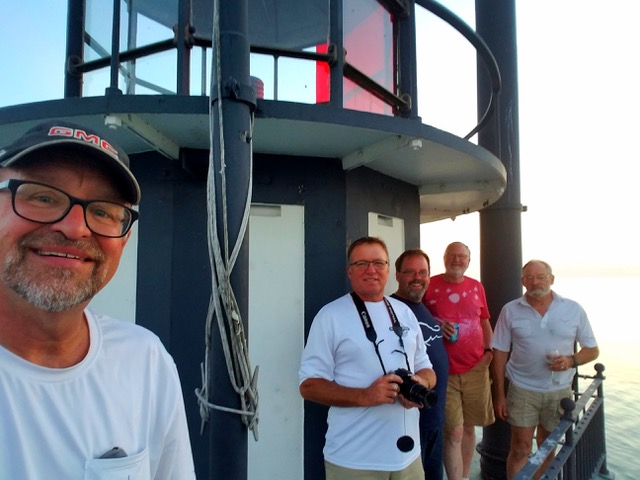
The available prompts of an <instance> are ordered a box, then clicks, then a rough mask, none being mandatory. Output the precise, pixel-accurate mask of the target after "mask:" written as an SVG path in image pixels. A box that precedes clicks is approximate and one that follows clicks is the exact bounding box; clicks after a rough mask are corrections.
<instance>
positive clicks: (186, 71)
mask: <svg viewBox="0 0 640 480" xmlns="http://www.w3.org/2000/svg"><path fill="white" fill-rule="evenodd" d="M190 15H191V0H180V1H179V2H178V26H177V31H176V32H175V36H176V53H177V69H178V72H177V74H178V78H177V79H176V93H177V94H178V95H189V82H190V78H191V71H190V70H191V47H192V43H191V42H192V35H193V27H192V26H191V24H190V23H189V18H190Z"/></svg>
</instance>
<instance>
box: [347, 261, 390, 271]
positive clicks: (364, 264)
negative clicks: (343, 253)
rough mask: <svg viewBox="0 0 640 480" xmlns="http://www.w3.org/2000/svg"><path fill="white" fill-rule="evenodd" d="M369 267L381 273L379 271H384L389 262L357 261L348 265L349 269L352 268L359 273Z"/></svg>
mask: <svg viewBox="0 0 640 480" xmlns="http://www.w3.org/2000/svg"><path fill="white" fill-rule="evenodd" d="M369 265H373V268H375V269H376V270H378V271H381V270H384V269H385V268H386V267H387V265H389V262H387V261H386V260H372V261H367V260H359V261H357V262H353V263H350V264H349V266H350V267H354V268H355V269H356V270H360V271H365V270H366V269H367V268H369Z"/></svg>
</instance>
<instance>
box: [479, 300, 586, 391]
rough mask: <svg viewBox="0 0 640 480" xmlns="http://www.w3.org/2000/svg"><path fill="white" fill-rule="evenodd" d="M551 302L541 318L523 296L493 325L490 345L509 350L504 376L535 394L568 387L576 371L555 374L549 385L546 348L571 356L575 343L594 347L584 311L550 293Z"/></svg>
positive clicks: (507, 307) (570, 301)
mask: <svg viewBox="0 0 640 480" xmlns="http://www.w3.org/2000/svg"><path fill="white" fill-rule="evenodd" d="M552 295H553V300H552V302H551V304H550V305H549V309H548V310H547V312H546V313H545V315H544V316H542V315H540V314H539V313H538V312H537V311H536V310H535V309H534V308H533V307H532V306H531V305H529V303H528V302H527V300H526V297H525V296H524V295H523V296H522V297H520V298H517V299H516V300H512V301H511V302H509V303H507V304H506V305H505V306H504V307H503V308H502V311H501V312H500V316H499V317H498V320H497V322H496V327H495V331H494V332H493V340H492V342H491V346H492V347H493V348H495V349H497V350H501V351H503V352H509V351H511V356H510V358H509V361H508V362H507V366H506V377H507V378H508V379H509V380H510V381H511V382H512V383H513V384H514V385H517V386H518V387H520V388H524V389H526V390H532V391H536V392H546V391H555V390H563V389H565V388H567V387H569V386H570V385H571V382H572V380H573V376H574V375H575V369H574V368H569V369H568V370H565V371H562V372H554V374H553V375H554V379H555V382H557V383H551V382H550V376H551V370H549V366H548V364H547V363H546V361H545V352H546V350H547V349H548V348H549V347H552V346H553V348H557V349H558V351H559V353H560V354H561V355H572V354H573V346H574V342H576V341H577V342H578V343H579V344H580V346H581V347H587V348H592V347H596V346H597V345H598V344H597V343H596V339H595V336H594V335H593V330H592V329H591V325H590V323H589V319H588V318H587V314H586V313H585V311H584V309H583V308H582V307H581V306H580V305H579V304H578V303H577V302H575V301H573V300H569V299H568V298H564V297H561V296H560V295H558V294H557V293H555V292H552Z"/></svg>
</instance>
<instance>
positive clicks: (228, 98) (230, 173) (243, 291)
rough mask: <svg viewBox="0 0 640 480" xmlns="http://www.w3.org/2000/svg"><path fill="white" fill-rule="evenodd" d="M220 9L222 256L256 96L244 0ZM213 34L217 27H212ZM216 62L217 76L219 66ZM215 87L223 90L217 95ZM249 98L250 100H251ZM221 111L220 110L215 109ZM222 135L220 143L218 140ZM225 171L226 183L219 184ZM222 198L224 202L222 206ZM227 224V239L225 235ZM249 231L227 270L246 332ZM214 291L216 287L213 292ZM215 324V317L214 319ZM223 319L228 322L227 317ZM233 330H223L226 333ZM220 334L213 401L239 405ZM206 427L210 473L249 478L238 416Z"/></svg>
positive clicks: (246, 167)
mask: <svg viewBox="0 0 640 480" xmlns="http://www.w3.org/2000/svg"><path fill="white" fill-rule="evenodd" d="M216 5H217V8H218V13H219V29H218V30H219V42H220V43H219V48H218V45H216V42H215V41H214V44H213V56H214V61H213V62H212V65H213V67H212V74H211V76H212V83H211V103H212V105H211V108H212V112H213V114H212V118H213V135H212V151H213V166H212V168H213V169H214V173H213V174H214V175H215V189H216V192H217V193H218V195H217V197H218V199H217V201H216V205H215V211H216V216H217V220H218V221H217V231H218V242H219V244H220V246H221V249H222V256H223V258H229V257H231V251H229V250H231V249H233V247H234V245H235V244H236V241H237V240H238V237H239V233H240V232H241V223H242V219H243V215H244V210H245V204H246V201H247V198H248V197H249V196H250V194H251V192H249V186H250V178H249V177H250V172H251V170H250V167H251V149H250V136H251V109H252V108H253V107H254V105H255V95H254V94H253V90H252V87H251V82H250V78H249V35H248V29H249V20H248V18H249V17H248V1H247V0H236V1H234V2H228V1H220V2H216ZM213 32H214V35H213V36H214V39H215V38H216V27H215V26H214V29H213ZM218 61H219V66H220V76H219V77H218V73H217V65H218ZM218 86H219V87H220V91H221V93H220V94H218V90H219V89H218ZM251 102H253V105H252V103H251ZM220 110H221V115H219V111H220ZM221 137H222V140H223V142H224V143H223V144H222V143H221V142H220V138H221ZM223 175H224V182H225V185H224V188H223ZM224 202H226V211H225V206H224ZM225 219H226V227H225V225H224V222H225ZM225 228H226V229H227V232H228V238H226V237H225ZM247 238H248V236H245V238H244V239H243V240H242V247H241V249H240V253H239V256H238V259H237V261H236V264H235V267H234V269H233V270H232V272H231V287H232V289H233V292H234V295H235V298H236V299H237V302H238V308H239V310H240V315H241V317H242V322H243V326H244V331H245V332H246V331H247V316H248V304H249V302H248V296H249V274H248V269H249V250H248V240H247ZM214 294H218V292H214ZM214 323H215V322H214ZM225 323H226V322H225ZM234 334H235V332H230V331H227V337H228V338H231V337H233V336H234ZM222 341H223V339H222V337H221V334H220V332H219V330H218V328H213V331H212V336H211V345H212V352H211V363H210V372H211V382H212V388H211V399H210V401H211V403H213V404H214V405H221V406H226V407H229V408H234V409H238V410H239V409H241V403H240V399H239V397H238V394H237V393H236V392H235V390H234V388H233V385H232V383H231V380H230V379H229V375H228V373H227V363H226V360H225V356H224V352H223V348H222ZM207 428H208V429H209V438H210V442H209V448H210V451H209V462H210V469H209V478H211V479H221V478H229V479H234V480H244V479H246V478H247V452H248V442H247V437H248V436H247V428H246V427H245V425H244V424H243V422H242V418H241V417H240V415H238V414H235V413H228V412H224V411H220V410H212V411H211V412H210V418H209V423H208V427H207Z"/></svg>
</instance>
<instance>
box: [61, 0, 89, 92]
mask: <svg viewBox="0 0 640 480" xmlns="http://www.w3.org/2000/svg"><path fill="white" fill-rule="evenodd" d="M84 8H85V2H84V0H69V2H68V3H67V54H66V57H65V59H66V61H65V65H64V67H65V72H64V98H71V97H79V96H80V95H82V75H81V74H79V73H77V72H75V71H74V65H76V64H78V63H80V62H81V61H82V57H83V53H82V52H83V48H82V47H83V43H84Z"/></svg>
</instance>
